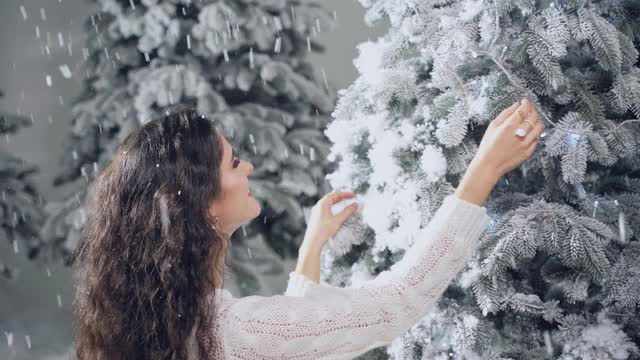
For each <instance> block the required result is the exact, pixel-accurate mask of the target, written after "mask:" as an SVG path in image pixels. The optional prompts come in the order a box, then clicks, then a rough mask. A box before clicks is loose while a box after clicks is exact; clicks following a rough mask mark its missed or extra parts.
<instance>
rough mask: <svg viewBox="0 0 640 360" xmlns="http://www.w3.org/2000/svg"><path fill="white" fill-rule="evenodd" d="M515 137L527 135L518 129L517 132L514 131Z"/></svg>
mask: <svg viewBox="0 0 640 360" xmlns="http://www.w3.org/2000/svg"><path fill="white" fill-rule="evenodd" d="M516 135H517V136H525V135H527V132H526V131H525V130H524V129H518V130H516Z"/></svg>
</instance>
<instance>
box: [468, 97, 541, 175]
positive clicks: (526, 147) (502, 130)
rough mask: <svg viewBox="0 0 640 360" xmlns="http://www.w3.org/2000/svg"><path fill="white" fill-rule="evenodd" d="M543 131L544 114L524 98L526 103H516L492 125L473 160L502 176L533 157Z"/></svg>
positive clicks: (490, 124)
mask: <svg viewBox="0 0 640 360" xmlns="http://www.w3.org/2000/svg"><path fill="white" fill-rule="evenodd" d="M543 130H544V125H543V124H542V122H541V121H540V115H539V114H538V112H537V111H536V109H535V108H534V107H533V106H532V105H531V102H530V101H529V100H527V99H524V100H523V101H522V104H520V105H519V104H518V103H515V104H513V105H512V106H511V107H509V108H507V109H505V110H504V111H503V112H502V113H501V114H500V115H498V117H496V118H495V119H494V120H493V121H492V122H491V123H489V126H488V127H487V130H486V131H485V133H484V136H483V137H482V141H481V142H480V146H479V148H478V152H477V153H476V156H475V157H474V159H473V161H475V162H480V163H482V164H484V166H486V167H489V168H492V169H494V170H495V172H496V173H497V175H498V177H501V176H502V175H504V174H506V173H508V172H509V171H511V170H513V169H514V168H516V167H517V166H519V165H520V164H522V163H523V162H524V161H526V160H527V159H529V157H531V155H532V154H533V152H534V150H535V149H536V147H537V146H538V137H539V135H540V134H541V133H542V131H543ZM516 132H518V134H521V135H524V136H520V135H517V134H516Z"/></svg>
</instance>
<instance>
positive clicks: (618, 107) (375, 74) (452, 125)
mask: <svg viewBox="0 0 640 360" xmlns="http://www.w3.org/2000/svg"><path fill="white" fill-rule="evenodd" d="M361 2H362V3H363V5H365V6H366V7H368V8H369V9H368V12H367V20H368V21H369V22H372V21H375V20H377V19H379V18H381V17H382V16H388V17H389V20H390V22H391V29H390V30H389V32H388V34H386V35H385V36H384V37H382V38H380V39H378V40H377V41H368V42H365V43H363V44H361V45H360V46H359V50H360V55H359V57H358V58H357V59H356V60H355V61H354V63H355V64H356V66H357V67H358V70H359V72H360V76H359V78H358V79H357V80H356V81H355V83H353V84H352V85H351V86H350V87H349V88H348V89H347V90H346V91H344V92H343V93H341V94H340V95H341V96H340V98H339V100H338V105H337V108H336V110H335V112H334V114H333V115H334V118H335V119H334V121H333V122H332V123H331V125H330V126H329V128H328V129H327V135H328V136H329V138H330V139H331V140H332V142H333V143H334V145H333V146H332V150H331V154H330V160H333V159H338V160H339V161H340V163H339V166H338V168H337V170H336V171H335V172H333V173H331V174H329V175H328V179H329V181H330V183H331V185H332V187H333V188H335V189H338V190H343V189H346V190H355V191H356V192H358V193H359V197H360V202H361V204H362V206H361V207H360V208H359V211H358V213H357V215H356V216H354V217H352V219H350V220H349V221H348V222H347V224H346V225H345V227H344V228H343V229H342V230H341V231H340V232H339V233H338V234H337V235H336V237H335V238H334V239H331V240H330V241H329V243H328V245H327V247H326V249H325V251H324V252H323V254H322V257H323V259H322V264H323V270H322V274H323V275H322V281H326V282H329V283H331V284H333V285H336V286H352V287H359V286H364V285H367V284H369V282H370V281H372V279H374V278H375V279H376V281H377V284H380V283H381V282H389V281H394V280H393V279H392V278H390V277H389V276H388V275H389V272H387V271H386V270H388V269H389V268H390V266H391V265H392V264H395V263H397V262H398V261H399V260H400V259H402V257H403V255H404V253H405V251H406V250H407V249H408V248H409V247H410V246H411V245H412V244H413V243H415V242H416V241H421V240H423V239H419V238H415V234H417V233H418V230H419V229H421V228H423V227H424V226H425V225H426V224H427V223H428V222H429V220H430V219H431V218H432V216H433V214H434V213H435V211H436V210H437V209H438V208H439V206H440V204H441V203H442V201H443V199H444V197H445V196H446V195H449V194H451V193H452V192H453V191H454V189H455V187H456V186H457V184H458V182H459V180H460V178H461V176H462V175H463V173H464V171H465V170H466V168H467V166H468V164H469V162H470V160H471V159H472V158H473V156H474V155H475V152H476V150H477V147H478V144H479V142H480V140H481V138H482V135H483V134H484V130H485V129H486V125H487V124H488V123H489V122H490V121H491V120H493V119H494V118H495V117H496V116H497V115H498V114H499V113H500V112H501V111H502V110H503V109H505V108H507V107H508V106H510V105H511V104H513V103H514V102H516V101H519V100H520V99H523V98H528V99H529V100H531V102H532V103H533V104H534V106H535V108H536V109H537V111H538V112H539V113H540V114H541V121H543V123H544V125H545V128H546V132H545V133H544V134H543V136H542V138H541V140H540V143H539V146H538V149H537V150H536V152H535V153H534V155H533V156H532V157H531V158H530V159H529V160H528V161H527V162H526V163H524V164H523V165H522V166H521V167H520V168H518V169H516V170H514V171H512V172H510V173H509V174H506V175H505V176H504V177H503V178H502V179H501V180H500V182H499V183H498V184H497V186H496V188H495V189H494V190H493V192H492V194H491V196H490V198H489V200H488V201H487V202H486V204H485V207H486V208H487V211H488V214H489V215H490V216H491V217H492V221H491V224H490V226H489V227H488V229H487V230H486V231H485V232H484V233H483V236H482V238H481V239H480V244H479V247H478V249H477V251H476V252H475V254H474V256H473V257H472V258H471V259H470V261H469V263H468V266H467V268H466V269H465V270H464V271H462V272H461V274H458V276H457V277H456V279H455V280H454V281H452V282H451V284H450V286H449V287H448V289H447V290H446V291H445V292H444V294H443V296H442V297H441V299H440V300H439V302H438V304H437V306H435V307H434V308H433V309H432V311H431V312H430V313H429V314H428V315H427V316H425V317H424V318H423V319H421V320H420V321H419V322H418V323H417V324H416V325H415V326H413V327H412V328H411V329H410V330H409V331H408V332H406V333H405V334H403V335H402V336H400V337H398V338H397V339H396V340H394V341H393V343H392V344H390V346H388V347H386V351H387V353H388V355H389V357H390V358H393V359H450V358H457V359H462V358H464V359H551V358H561V359H627V358H630V359H631V358H640V353H639V352H638V346H637V344H639V343H640V335H639V334H640V321H638V319H640V316H639V315H640V312H639V310H638V305H639V302H640V292H639V290H638V289H640V286H639V285H640V276H639V275H640V245H639V244H640V242H639V240H640V237H639V236H638V234H640V207H639V204H640V161H639V160H638V159H640V157H639V156H638V155H639V152H640V132H639V131H640V126H638V125H639V123H640V120H639V119H640V107H639V105H638V104H640V69H639V68H638V66H637V60H638V41H639V40H640V22H638V20H637V19H638V17H639V16H640V2H637V1H634V0H627V1H625V0H619V1H588V0H564V1H562V0H557V1H534V0H498V1H482V0H466V1H455V0H427V1H410V0H405V1H389V0H377V1H376V0H361ZM545 135H546V136H545ZM514 136H515V135H514ZM371 233H373V234H375V235H374V236H371Z"/></svg>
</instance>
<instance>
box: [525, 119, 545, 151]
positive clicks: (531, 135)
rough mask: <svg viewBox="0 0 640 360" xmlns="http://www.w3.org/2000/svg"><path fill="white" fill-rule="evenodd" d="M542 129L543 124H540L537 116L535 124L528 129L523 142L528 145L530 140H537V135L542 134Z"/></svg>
mask: <svg viewBox="0 0 640 360" xmlns="http://www.w3.org/2000/svg"><path fill="white" fill-rule="evenodd" d="M527 127H530V126H527ZM543 130H544V125H543V124H542V122H541V121H540V117H539V116H538V121H536V122H535V126H534V127H533V129H531V130H529V132H528V133H527V137H526V138H525V140H524V142H525V144H527V145H529V144H531V143H532V142H534V141H537V140H538V136H539V135H540V134H542V131H543Z"/></svg>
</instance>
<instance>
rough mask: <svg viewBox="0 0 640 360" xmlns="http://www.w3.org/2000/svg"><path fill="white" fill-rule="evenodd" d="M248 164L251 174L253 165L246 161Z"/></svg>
mask: <svg viewBox="0 0 640 360" xmlns="http://www.w3.org/2000/svg"><path fill="white" fill-rule="evenodd" d="M248 164H249V174H251V173H252V172H253V169H254V167H253V164H252V163H250V162H248Z"/></svg>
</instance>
